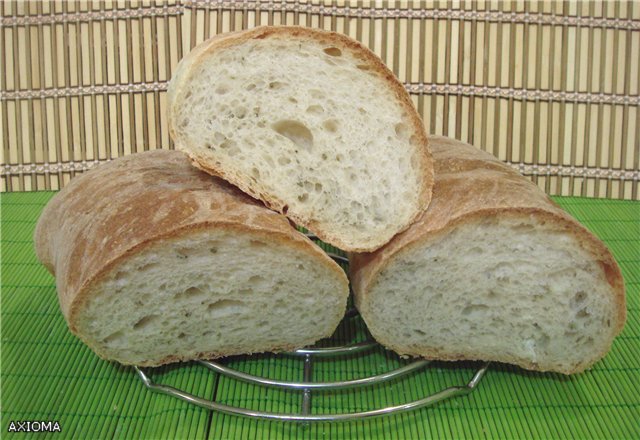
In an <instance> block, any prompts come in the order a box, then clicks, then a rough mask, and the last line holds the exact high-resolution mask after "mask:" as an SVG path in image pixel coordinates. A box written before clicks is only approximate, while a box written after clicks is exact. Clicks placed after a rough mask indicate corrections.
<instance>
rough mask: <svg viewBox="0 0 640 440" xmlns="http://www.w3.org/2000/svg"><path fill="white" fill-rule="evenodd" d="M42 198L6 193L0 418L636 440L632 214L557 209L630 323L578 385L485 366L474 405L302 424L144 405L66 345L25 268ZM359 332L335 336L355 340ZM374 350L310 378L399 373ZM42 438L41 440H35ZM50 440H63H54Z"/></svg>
mask: <svg viewBox="0 0 640 440" xmlns="http://www.w3.org/2000/svg"><path fill="white" fill-rule="evenodd" d="M52 195H53V193H52V192H36V193H10V194H3V195H2V200H1V206H0V207H1V225H2V239H1V245H2V247H1V251H2V272H1V275H2V285H1V289H2V295H1V301H2V304H1V306H2V307H1V309H2V313H1V316H0V318H1V325H2V328H1V329H2V335H1V337H2V345H1V349H2V354H1V362H2V369H1V371H2V373H1V379H2V418H1V426H0V429H1V430H2V431H1V432H3V433H6V430H7V427H8V426H9V423H10V421H12V420H13V421H17V420H20V421H23V420H55V421H58V422H59V423H60V426H61V429H62V433H63V437H64V438H91V439H94V438H96V439H102V438H136V439H138V438H140V439H146V438H161V437H163V438H205V437H206V438H243V439H245V438H256V439H268V438H384V439H393V438H421V439H422V438H443V437H451V438H629V439H632V438H636V439H637V438H639V437H640V422H639V420H640V393H639V392H638V384H639V383H640V203H638V202H633V201H614V200H594V199H587V198H556V200H557V201H558V203H560V204H561V205H562V206H563V207H564V208H565V209H567V210H568V211H569V212H571V213H572V214H573V215H574V216H576V217H577V218H578V219H579V220H580V221H582V222H583V223H584V224H585V225H586V226H587V227H589V228H590V229H591V230H592V231H593V232H594V233H596V234H597V235H598V236H599V237H600V238H602V239H603V240H604V241H605V242H606V243H607V245H608V246H609V247H610V248H611V250H612V251H613V253H614V255H615V257H616V259H617V260H618V262H619V263H620V266H621V267H622V271H623V274H624V277H625V280H626V286H627V298H628V312H629V315H628V322H627V325H626V327H625V329H624V331H623V333H622V334H621V335H620V336H619V337H618V338H617V339H616V340H615V343H614V345H613V349H612V351H611V353H610V354H609V355H608V356H607V357H606V358H605V359H604V360H603V361H602V362H599V363H598V364H597V365H596V366H595V367H594V368H593V369H592V370H590V371H589V372H587V373H584V374H580V375H577V376H571V377H564V376H561V375H556V374H540V373H532V372H526V371H523V370H520V369H517V368H514V367H510V366H506V365H495V364H494V365H492V366H491V368H490V370H489V372H488V373H487V375H486V376H485V378H484V379H483V381H482V382H481V384H480V387H479V388H478V389H477V390H476V391H474V392H473V393H472V394H470V395H468V396H466V397H462V398H457V399H454V400H450V401H446V402H443V403H441V404H439V405H437V406H436V407H433V408H426V409H423V410H418V411H414V412H411V413H406V414H403V415H398V416H391V417H383V418H378V419H369V420H362V421H356V422H349V423H330V424H328V423H324V424H311V425H308V426H304V425H300V424H294V423H285V422H266V421H257V420H250V419H245V418H239V417H234V416H226V415H223V414H219V413H214V412H211V411H207V410H204V409H201V408H197V407H195V406H192V405H189V404H187V403H184V402H181V401H178V400H176V399H174V398H171V397H168V396H161V395H157V394H152V393H150V392H149V391H148V390H146V389H145V388H144V387H143V385H142V383H141V382H140V381H139V380H138V378H137V376H136V375H135V373H134V371H133V370H131V369H130V368H124V367H121V366H118V365H116V364H112V363H108V362H105V361H101V360H99V359H98V358H97V357H96V356H95V355H94V354H93V353H92V352H91V351H90V350H89V349H88V348H86V347H85V346H84V345H83V344H82V343H80V342H79V341H78V340H77V339H76V338H75V337H74V336H72V335H71V334H70V333H69V332H68V330H67V327H66V324H65V322H64V320H63V318H62V315H61V314H60V311H59V308H58V304H57V298H56V293H55V287H54V280H53V278H52V277H51V276H50V275H49V274H48V272H46V270H45V269H44V268H43V267H42V266H41V265H40V264H39V263H38V262H37V261H36V258H35V255H34V252H33V245H32V234H33V229H34V226H35V222H36V220H37V218H38V216H39V214H40V212H41V210H42V208H43V206H44V205H45V204H46V202H47V201H48V200H49V199H50V198H51V197H52ZM361 332H362V323H361V322H359V321H355V322H351V323H347V324H345V325H343V326H341V329H340V331H339V332H338V333H337V334H336V335H335V336H334V338H336V339H338V340H345V339H349V338H353V337H359V335H360V336H361ZM402 362H403V361H400V360H398V359H397V358H396V357H395V356H394V355H392V354H390V353H387V352H385V351H382V350H379V351H378V352H376V353H374V354H373V355H371V356H367V357H366V358H364V357H359V356H356V357H352V358H345V359H342V360H339V361H329V360H325V361H319V362H317V363H316V366H315V367H314V374H315V375H316V376H315V378H316V379H325V380H340V379H349V378H354V377H358V376H362V375H370V374H374V373H380V372H383V371H386V370H388V369H389V368H391V367H397V366H398V365H400V364H401V363H402ZM230 364H231V365H232V366H234V367H235V368H237V369H239V370H241V371H245V372H248V373H253V374H259V375H268V376H270V377H273V378H277V379H284V380H300V379H301V378H302V371H303V366H302V363H301V362H300V361H297V360H295V359H286V358H285V359H278V360H274V359H273V358H270V357H266V356H255V357H251V358H235V359H233V360H232V361H230ZM476 366H477V365H474V364H465V363H456V364H445V363H440V364H436V365H434V366H433V367H430V368H429V369H427V370H425V371H424V372H420V373H418V374H415V375H413V376H410V377H409V378H408V379H406V380H403V381H396V382H390V383H387V384H385V385H380V386H376V387H372V388H368V389H364V390H362V389H361V390H353V391H346V392H341V393H339V395H337V396H335V395H321V394H317V395H314V397H313V411H315V412H318V413H326V412H329V411H331V412H333V411H340V410H343V411H344V410H350V411H354V410H364V409H371V408H374V407H378V406H381V405H387V404H392V403H401V402H404V401H407V400H409V399H417V398H419V397H421V396H423V395H424V394H425V393H429V392H433V391H435V390H437V389H440V388H443V387H446V386H450V385H457V384H460V383H463V382H465V381H466V380H468V378H469V376H470V375H471V374H472V373H473V371H474V370H473V368H474V367H476ZM152 374H153V378H154V379H156V380H158V381H160V382H162V383H165V384H169V385H173V386H176V387H180V388H184V389H187V390H190V391H191V392H193V393H194V394H197V395H199V396H202V397H207V398H215V399H216V401H218V402H221V403H227V404H233V405H242V406H246V407H249V408H253V409H260V410H267V411H296V410H297V409H298V408H299V403H300V396H299V394H291V393H287V392H277V391H273V390H268V389H264V388H259V387H256V386H251V385H248V384H243V383H239V382H236V381H233V380H230V379H226V378H224V377H220V376H218V375H216V374H213V373H210V372H208V371H205V369H203V368H202V367H197V366H194V365H188V366H182V367H179V368H176V367H172V366H169V367H164V368H160V369H156V370H154V371H153V373H152ZM38 438H40V436H39V437H38ZM54 438H61V437H60V435H59V434H56V435H54Z"/></svg>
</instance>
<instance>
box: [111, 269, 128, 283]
mask: <svg viewBox="0 0 640 440" xmlns="http://www.w3.org/2000/svg"><path fill="white" fill-rule="evenodd" d="M126 276H127V272H126V271H124V270H119V271H117V272H116V274H115V275H114V277H113V278H114V279H115V280H116V281H118V280H121V279H123V278H124V277H126Z"/></svg>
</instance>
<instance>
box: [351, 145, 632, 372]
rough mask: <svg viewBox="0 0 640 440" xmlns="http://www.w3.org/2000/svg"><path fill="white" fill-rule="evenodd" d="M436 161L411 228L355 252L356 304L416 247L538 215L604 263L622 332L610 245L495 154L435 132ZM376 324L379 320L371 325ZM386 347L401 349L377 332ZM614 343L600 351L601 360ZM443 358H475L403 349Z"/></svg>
mask: <svg viewBox="0 0 640 440" xmlns="http://www.w3.org/2000/svg"><path fill="white" fill-rule="evenodd" d="M430 140H431V148H432V152H433V156H434V164H435V178H436V182H435V187H434V192H433V199H432V201H431V205H430V206H429V209H428V210H427V211H426V212H425V213H424V214H423V215H422V216H421V217H420V218H419V219H418V220H417V221H416V222H415V223H414V224H413V225H412V226H411V227H410V228H409V229H408V230H406V231H404V232H402V233H401V234H398V235H396V236H395V237H394V238H393V239H392V240H391V241H390V242H389V243H387V244H386V245H385V246H383V247H382V248H380V249H378V250H377V251H375V252H372V253H361V254H350V255H349V260H350V279H351V283H352V288H353V292H354V299H355V303H356V306H357V307H358V308H359V309H360V310H362V309H363V308H364V307H366V301H367V296H368V292H369V290H370V288H371V287H372V286H373V285H374V284H375V283H376V281H377V277H378V276H379V275H380V273H381V271H383V270H384V269H385V268H386V267H387V266H388V265H389V264H390V263H391V262H392V261H393V260H394V259H395V258H398V257H399V256H401V255H402V254H404V253H407V252H410V251H411V250H412V249H414V248H416V247H426V246H429V243H430V242H434V241H436V240H439V239H440V238H442V237H444V236H446V235H447V234H449V233H450V232H451V231H452V230H453V229H455V228H457V227H459V226H461V225H464V224H470V223H473V222H478V221H482V220H483V219H487V218H491V217H493V216H500V217H512V218H523V219H527V218H536V219H538V220H540V221H544V222H547V223H548V224H549V225H553V227H554V228H557V229H559V230H562V231H563V232H566V233H567V234H570V235H572V236H574V237H575V238H576V240H577V241H578V242H579V243H580V245H581V246H582V247H583V248H584V249H585V250H587V251H588V252H589V253H590V254H591V255H592V256H593V258H594V259H595V260H596V261H598V262H599V266H600V268H601V269H602V274H601V275H602V277H603V278H604V279H606V280H607V282H608V283H609V285H610V286H611V291H612V293H613V295H614V302H615V304H616V310H617V319H616V321H615V322H614V323H613V327H614V329H615V332H614V333H615V334H616V335H617V334H619V333H620V332H621V331H622V328H623V327H624V323H625V320H626V301H625V291H624V281H623V278H622V273H621V271H620V268H619V266H618V264H617V262H616V261H615V259H614V257H613V255H612V254H611V252H610V251H609V249H608V248H607V247H606V246H605V245H604V243H602V241H600V240H599V239H598V238H597V237H596V236H594V235H593V234H592V233H591V232H590V231H589V230H588V229H586V228H585V227H584V226H583V225H581V224H580V223H579V222H578V221H576V220H575V219H574V218H573V217H571V216H570V215H569V214H568V213H566V212H565V211H564V210H563V209H562V208H560V207H559V206H558V205H557V204H556V203H555V202H553V200H551V199H550V198H549V197H548V196H547V195H546V194H545V193H544V192H543V191H541V190H540V189H539V188H538V187H537V186H536V185H535V184H533V183H532V182H531V181H529V180H528V179H526V178H525V177H523V176H522V175H520V174H519V173H518V172H516V171H515V170H513V169H512V168H511V167H509V166H508V165H506V164H504V163H503V162H501V161H499V160H498V159H497V158H495V157H494V156H492V155H490V154H488V153H485V152H483V151H481V150H479V149H477V148H475V147H473V146H471V145H468V144H464V143H462V142H460V141H457V140H455V139H450V138H446V137H441V136H431V138H430ZM368 324H369V325H373V326H374V327H375V323H368ZM376 338H377V340H378V341H379V342H380V343H382V344H383V345H385V346H387V347H389V348H391V349H396V348H397V347H396V344H395V343H394V341H390V340H387V339H386V338H385V335H384V334H376ZM608 351H609V347H607V348H606V349H604V350H602V351H601V352H599V353H597V354H596V358H597V359H600V358H602V357H604V355H605V354H606V353H607V352H608ZM401 354H403V355H409V356H420V357H424V358H427V359H440V360H464V359H467V360H478V359H469V357H468V356H466V355H465V354H464V353H457V352H454V351H452V352H447V353H443V352H437V353H436V352H420V353H401ZM511 362H512V363H515V364H518V365H520V366H522V367H524V368H527V369H531V370H538V371H544V370H541V369H540V367H539V366H538V365H536V364H533V363H530V362H527V361H526V360H523V359H512V360H511ZM592 363H593V362H589V363H585V364H583V365H579V366H577V367H576V368H575V369H573V370H567V371H561V372H562V373H565V374H572V373H577V372H580V371H583V370H584V369H585V368H587V367H588V366H589V365H590V364H592Z"/></svg>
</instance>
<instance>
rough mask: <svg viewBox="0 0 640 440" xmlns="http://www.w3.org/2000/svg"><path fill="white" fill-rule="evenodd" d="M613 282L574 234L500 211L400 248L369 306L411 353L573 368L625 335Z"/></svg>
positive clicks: (372, 319)
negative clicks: (618, 327)
mask: <svg viewBox="0 0 640 440" xmlns="http://www.w3.org/2000/svg"><path fill="white" fill-rule="evenodd" d="M610 290H611V287H610V286H609V285H608V283H607V280H606V278H605V276H603V271H602V269H601V268H600V267H599V266H598V263H597V261H595V260H594V258H593V256H592V255H590V254H589V253H587V251H585V250H584V249H583V248H582V247H581V246H580V244H579V242H578V240H577V239H576V238H575V237H574V236H573V235H571V234H568V233H567V232H566V231H561V230H558V229H557V228H556V227H553V226H550V225H549V224H548V223H545V222H544V221H533V220H532V219H530V218H528V217H527V218H500V219H497V218H492V219H486V220H482V221H474V222H471V223H469V224H463V225H460V226H458V227H456V228H455V229H454V230H452V231H451V232H449V233H448V234H446V235H445V236H442V237H439V238H438V239H435V240H433V241H429V242H428V245H419V246H416V247H415V248H413V249H411V250H410V251H408V252H405V253H403V254H400V255H398V257H397V258H396V259H395V260H393V262H392V263H390V264H389V266H388V267H386V268H385V269H384V270H383V271H382V272H381V273H380V275H379V278H378V280H377V282H375V285H374V286H373V287H372V288H371V290H370V291H369V292H368V296H367V300H366V305H365V306H364V310H363V315H364V317H365V320H366V322H367V324H368V325H369V327H370V330H371V332H372V334H373V335H374V336H376V337H380V338H381V340H383V341H386V343H387V344H388V345H389V346H391V347H392V348H394V349H395V350H396V351H398V352H400V353H403V354H416V355H418V354H421V355H427V357H432V358H439V359H452V360H455V359H472V360H473V359H475V360H494V361H502V362H508V363H515V364H519V365H521V366H524V367H526V368H532V367H536V369H540V370H543V371H544V370H551V371H559V372H563V373H571V372H574V371H575V370H582V369H584V368H585V367H587V366H589V365H590V364H592V363H593V362H595V361H596V360H598V359H599V358H600V357H602V356H603V355H604V353H605V352H606V351H607V350H608V348H609V344H610V341H611V340H612V338H613V336H615V329H614V327H615V325H614V323H615V322H616V315H615V313H616V307H615V304H614V301H613V295H611V293H610Z"/></svg>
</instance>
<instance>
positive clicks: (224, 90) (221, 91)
mask: <svg viewBox="0 0 640 440" xmlns="http://www.w3.org/2000/svg"><path fill="white" fill-rule="evenodd" d="M228 91H229V87H227V86H226V85H224V84H220V85H219V86H218V87H217V88H216V93H217V94H218V95H224V94H225V93H227V92H228Z"/></svg>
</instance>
